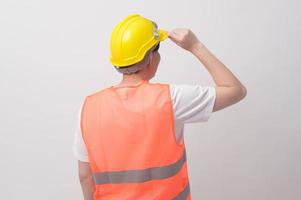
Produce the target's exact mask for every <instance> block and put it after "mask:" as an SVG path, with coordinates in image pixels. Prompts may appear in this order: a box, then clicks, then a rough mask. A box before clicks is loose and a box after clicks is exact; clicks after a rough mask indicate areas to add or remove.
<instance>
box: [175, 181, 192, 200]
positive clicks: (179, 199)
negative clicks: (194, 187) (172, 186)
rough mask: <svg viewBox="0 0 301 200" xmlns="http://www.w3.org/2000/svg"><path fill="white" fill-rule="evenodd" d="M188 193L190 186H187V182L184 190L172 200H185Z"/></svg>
mask: <svg viewBox="0 0 301 200" xmlns="http://www.w3.org/2000/svg"><path fill="white" fill-rule="evenodd" d="M189 193H190V186H189V182H188V183H187V185H186V186H185V188H184V190H183V191H182V192H181V193H180V194H178V196H176V197H175V198H173V200H186V199H187V197H188V195H189Z"/></svg>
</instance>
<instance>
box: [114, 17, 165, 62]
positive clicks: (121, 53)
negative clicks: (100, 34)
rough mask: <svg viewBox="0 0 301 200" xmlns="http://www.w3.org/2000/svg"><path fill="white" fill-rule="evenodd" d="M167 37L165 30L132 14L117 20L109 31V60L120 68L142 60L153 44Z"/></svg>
mask: <svg viewBox="0 0 301 200" xmlns="http://www.w3.org/2000/svg"><path fill="white" fill-rule="evenodd" d="M167 37H168V34H167V32H166V31H164V30H161V29H158V27H157V24H156V23H155V22H153V21H151V20H149V19H146V18H144V17H142V16H141V15H138V14H134V15H130V16H128V17H126V18H125V19H123V20H122V21H121V22H119V23H118V24H117V25H116V26H115V28H114V29H113V31H112V33H111V40H110V49H111V57H110V62H111V64H112V65H114V66H116V67H118V68H121V67H126V66H129V65H133V64H135V63H138V62H139V61H142V60H143V58H144V56H145V54H146V53H147V51H148V50H150V49H151V48H152V47H153V46H154V45H156V44H158V43H159V42H161V41H163V40H165V39H166V38H167Z"/></svg>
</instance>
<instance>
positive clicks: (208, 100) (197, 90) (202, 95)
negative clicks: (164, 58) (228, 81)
mask: <svg viewBox="0 0 301 200" xmlns="http://www.w3.org/2000/svg"><path fill="white" fill-rule="evenodd" d="M170 89H171V90H170V92H171V99H172V102H173V108H174V118H175V121H176V122H177V123H183V124H185V123H186V124H187V123H197V122H206V121H208V119H209V118H210V116H211V114H212V111H213V106H214V102H215V98H216V90H215V87H214V86H202V85H188V84H177V85H176V84H171V85H170Z"/></svg>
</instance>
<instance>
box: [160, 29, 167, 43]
mask: <svg viewBox="0 0 301 200" xmlns="http://www.w3.org/2000/svg"><path fill="white" fill-rule="evenodd" d="M158 34H159V40H160V41H164V40H166V39H167V38H168V33H167V31H165V30H163V29H159V30H158Z"/></svg>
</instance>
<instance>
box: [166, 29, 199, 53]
mask: <svg viewBox="0 0 301 200" xmlns="http://www.w3.org/2000/svg"><path fill="white" fill-rule="evenodd" d="M168 37H169V38H170V39H171V40H172V41H173V42H174V43H176V44H177V45H178V46H180V47H182V48H183V49H186V50H187V51H190V52H192V51H193V48H194V47H195V46H196V45H197V44H200V43H201V42H200V41H199V40H198V38H197V37H196V36H195V34H194V33H193V32H192V31H191V30H190V29H184V28H177V29H173V30H172V31H170V32H168Z"/></svg>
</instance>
